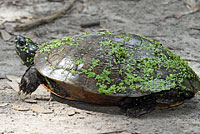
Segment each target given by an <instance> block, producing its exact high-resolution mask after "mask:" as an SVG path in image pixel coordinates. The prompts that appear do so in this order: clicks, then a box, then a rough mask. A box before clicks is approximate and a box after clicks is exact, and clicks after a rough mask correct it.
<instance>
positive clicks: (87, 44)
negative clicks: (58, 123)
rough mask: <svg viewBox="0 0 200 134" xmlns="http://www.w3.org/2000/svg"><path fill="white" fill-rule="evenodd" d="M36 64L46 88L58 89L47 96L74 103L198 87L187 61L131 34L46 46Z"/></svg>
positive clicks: (73, 39) (82, 38)
mask: <svg viewBox="0 0 200 134" xmlns="http://www.w3.org/2000/svg"><path fill="white" fill-rule="evenodd" d="M34 63H35V66H36V68H37V70H38V71H39V72H40V73H41V74H42V75H43V76H45V77H46V78H47V79H48V81H49V82H48V83H49V86H50V85H54V84H57V85H59V87H61V88H53V89H52V90H51V91H52V92H54V93H55V94H58V95H60V96H61V97H65V96H67V95H65V94H66V93H67V94H70V96H73V97H74V98H78V99H80V98H84V99H88V97H87V96H90V99H91V100H95V98H98V96H101V97H100V99H105V98H103V97H104V96H107V98H108V97H111V98H112V100H114V99H113V98H121V97H141V96H146V95H149V94H153V93H160V92H163V91H169V90H179V91H189V92H192V93H196V92H197V91H198V90H199V89H198V88H199V87H200V81H199V78H198V77H197V75H196V74H195V72H194V71H193V70H192V69H191V68H190V67H189V66H188V64H187V62H186V61H185V60H182V59H180V57H179V56H177V55H175V54H174V53H173V52H171V51H170V50H168V49H167V48H165V47H164V46H162V45H161V44H159V43H158V42H157V41H153V40H149V39H147V38H145V37H143V36H140V35H135V34H130V33H112V32H101V33H97V34H83V35H78V36H72V37H65V38H62V39H59V40H54V41H49V42H45V43H44V44H42V45H41V47H40V48H39V50H38V51H37V54H36V56H35V60H34ZM52 81H53V82H54V84H53V83H52ZM57 87H58V86H57ZM77 96H79V97H77ZM105 101H106V100H105Z"/></svg>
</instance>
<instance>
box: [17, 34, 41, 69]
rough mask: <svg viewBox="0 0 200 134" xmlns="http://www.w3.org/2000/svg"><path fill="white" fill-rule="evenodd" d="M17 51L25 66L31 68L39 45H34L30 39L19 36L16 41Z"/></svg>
mask: <svg viewBox="0 0 200 134" xmlns="http://www.w3.org/2000/svg"><path fill="white" fill-rule="evenodd" d="M15 49H16V52H17V54H18V55H19V57H20V58H21V59H22V61H23V62H24V64H25V65H26V66H28V67H29V66H31V65H32V64H33V59H34V56H35V53H36V51H37V49H38V44H37V43H34V42H33V41H32V40H30V39H29V38H26V37H24V36H21V35H18V36H17V37H16V39H15Z"/></svg>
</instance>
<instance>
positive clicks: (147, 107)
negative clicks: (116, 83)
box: [120, 96, 156, 117]
mask: <svg viewBox="0 0 200 134" xmlns="http://www.w3.org/2000/svg"><path fill="white" fill-rule="evenodd" d="M155 107H156V101H155V100H154V99H152V97H151V96H143V97H138V98H131V97H130V98H129V97H128V98H124V100H123V101H122V104H121V106H120V108H121V109H122V111H123V112H125V113H126V115H127V116H129V117H139V116H141V115H143V114H146V113H149V112H151V111H153V110H155Z"/></svg>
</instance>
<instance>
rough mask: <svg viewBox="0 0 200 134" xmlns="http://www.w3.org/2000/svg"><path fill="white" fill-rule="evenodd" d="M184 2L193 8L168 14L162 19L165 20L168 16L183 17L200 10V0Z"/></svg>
mask: <svg viewBox="0 0 200 134" xmlns="http://www.w3.org/2000/svg"><path fill="white" fill-rule="evenodd" d="M184 4H185V5H188V6H189V7H191V8H192V10H190V11H186V12H181V13H174V14H170V15H167V16H165V17H163V18H161V19H160V21H165V20H166V19H168V18H176V19H180V18H181V17H183V16H185V15H188V14H193V13H195V12H198V11H200V0H199V1H198V2H195V3H189V2H186V1H184Z"/></svg>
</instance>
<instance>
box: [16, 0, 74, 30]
mask: <svg viewBox="0 0 200 134" xmlns="http://www.w3.org/2000/svg"><path fill="white" fill-rule="evenodd" d="M75 2H76V0H72V2H71V3H70V4H66V5H65V6H64V8H63V9H61V10H59V11H57V12H55V13H53V14H51V15H49V16H46V17H42V18H40V19H36V20H34V21H29V22H27V23H25V24H20V25H16V26H15V27H14V30H15V31H25V30H29V29H31V28H33V27H36V26H39V25H42V24H47V23H50V22H52V21H54V20H56V19H58V18H60V17H62V16H63V15H64V14H65V13H66V12H67V11H69V10H70V9H71V8H72V7H73V5H74V3H75Z"/></svg>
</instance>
